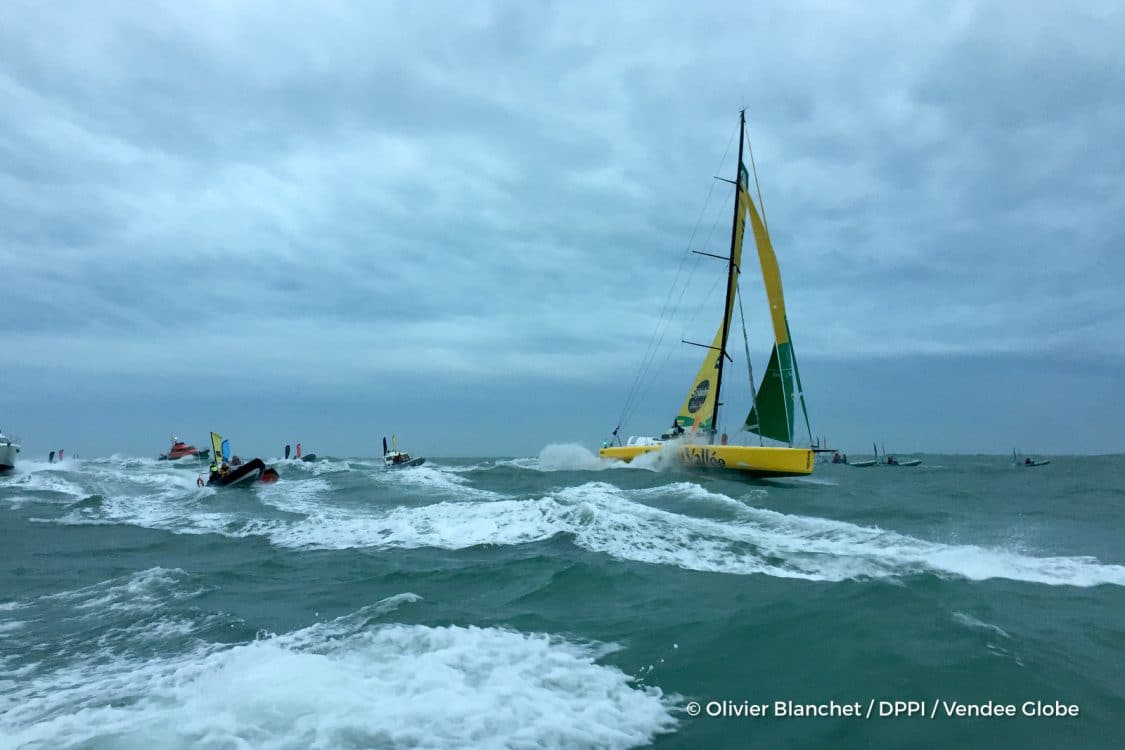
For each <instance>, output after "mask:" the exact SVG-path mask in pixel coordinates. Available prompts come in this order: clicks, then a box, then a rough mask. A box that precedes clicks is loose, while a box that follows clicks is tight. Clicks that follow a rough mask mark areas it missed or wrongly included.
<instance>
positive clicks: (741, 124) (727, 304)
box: [710, 109, 746, 443]
mask: <svg viewBox="0 0 1125 750" xmlns="http://www.w3.org/2000/svg"><path fill="white" fill-rule="evenodd" d="M745 134H746V110H745V109H743V110H741V111H739V113H738V163H737V164H735V166H734V220H733V221H731V225H730V258H728V259H727V294H726V298H725V299H724V303H723V338H722V341H721V342H720V344H719V367H718V372H716V373H715V408H714V410H713V411H712V412H711V438H710V442H711V443H714V442H715V433H716V432H717V431H718V429H719V405H720V401H719V399H720V398H722V395H723V391H722V387H723V359H724V358H725V357H726V356H727V334H728V333H729V332H730V330H729V329H730V318H731V311H732V310H733V307H732V302H733V299H732V298H733V296H734V283H735V279H736V278H737V274H738V267H737V266H736V265H735V264H734V250H735V246H736V245H737V243H738V239H739V238H738V210H739V209H740V208H741V206H740V205H739V201H738V191H739V189H740V186H741V182H742V144H743V142H745V140H746V135H745Z"/></svg>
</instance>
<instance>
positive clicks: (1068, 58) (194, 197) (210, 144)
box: [0, 2, 1125, 424]
mask: <svg viewBox="0 0 1125 750" xmlns="http://www.w3.org/2000/svg"><path fill="white" fill-rule="evenodd" d="M1121 38H1125V14H1123V12H1122V11H1121V10H1120V9H1119V7H1117V6H1116V5H1115V4H1113V3H1108V2H1107V3H1103V4H1100V5H1099V4H1097V3H1089V4H1084V5H1083V7H1081V8H1063V7H1061V6H1057V5H1055V4H1050V3H1042V4H1034V3H1033V4H1028V5H1026V6H1021V11H1020V12H1019V13H1013V12H1012V11H1011V10H1010V9H1008V8H1006V7H1005V6H1001V5H997V4H995V3H972V2H964V3H954V4H952V5H945V6H934V5H932V4H921V3H920V4H901V5H897V6H896V7H895V9H894V10H893V11H890V12H888V10H887V9H886V8H876V7H871V8H860V7H858V6H856V7H847V6H838V7H837V6H835V5H832V4H820V3H790V4H784V5H781V4H777V5H767V6H766V7H764V8H761V7H754V6H751V5H746V4H730V5H726V4H711V5H709V6H707V7H703V8H696V7H688V6H684V5H682V4H674V3H667V4H645V5H643V6H635V7H634V6H629V5H626V6H622V7H618V6H616V5H613V4H609V5H606V4H599V3H561V2H560V3H539V4H534V5H526V4H521V3H471V4H469V5H468V6H465V5H464V4H454V3H444V4H442V3H425V4H421V5H419V4H410V3H401V4H391V3H379V4H373V5H371V6H370V7H368V6H362V5H355V4H348V3H339V4H324V3H315V4H312V3H310V4H305V5H301V4H294V5H291V6H287V7H286V9H285V10H284V11H279V10H278V9H277V7H276V6H273V5H271V4H265V3H239V4H236V5H230V4H225V3H210V4H208V3H201V4H193V5H191V6H185V5H183V4H175V3H157V4H152V5H148V6H146V7H145V8H144V9H142V10H140V11H138V9H137V8H136V7H135V6H132V5H129V4H125V3H117V4H113V3H110V4H105V5H101V4H99V5H98V6H97V7H94V6H89V7H87V6H83V5H75V6H69V7H66V8H61V7H47V6H42V5H41V4H33V3H22V4H21V3H17V4H15V5H13V6H11V7H9V8H8V9H7V11H6V13H5V21H4V23H3V24H2V25H0V49H3V50H4V54H3V56H2V57H0V97H2V99H3V101H4V102H5V106H4V108H3V111H2V112H0V226H2V227H3V229H2V230H0V296H2V298H3V301H4V304H5V305H6V306H7V307H9V309H12V310H15V311H17V314H16V316H15V318H14V320H11V321H10V322H9V324H8V325H6V326H4V327H3V328H0V365H2V369H3V370H4V371H5V373H10V377H11V378H12V380H13V381H19V382H18V387H16V385H13V389H14V390H10V391H9V393H8V395H7V396H6V398H7V399H8V400H9V402H12V401H13V400H15V401H16V403H17V405H19V404H28V403H32V402H38V401H39V400H42V399H44V398H47V395H48V394H46V393H45V392H44V391H43V390H42V388H41V387H40V386H41V384H42V383H44V382H47V381H48V380H51V379H52V378H55V379H58V378H60V376H59V373H65V375H66V377H64V378H62V379H63V380H65V381H66V382H68V383H69V386H68V390H69V391H70V392H72V393H73V394H74V395H75V396H76V397H81V396H82V395H84V394H85V395H88V396H90V397H98V396H104V395H105V394H106V389H111V390H112V389H119V390H121V391H126V390H127V391H129V392H132V391H134V390H135V389H136V388H137V387H138V382H139V381H142V380H144V379H150V380H156V381H158V380H159V379H161V378H171V377H183V376H185V374H187V373H194V374H195V375H196V376H197V377H198V378H199V379H200V381H199V382H205V383H208V384H212V385H213V384H216V383H222V384H223V387H224V388H226V389H227V390H228V392H232V393H234V392H245V391H248V390H250V389H251V388H252V387H253V388H266V389H270V388H273V389H284V388H302V387H303V388H316V389H325V390H330V391H334V392H337V393H338V394H346V393H348V392H349V391H354V389H356V388H360V387H367V386H370V384H372V383H375V382H378V381H380V379H381V380H382V381H383V382H387V381H388V380H390V381H394V382H401V381H402V380H403V379H406V380H411V381H414V382H415V383H416V384H418V383H421V384H422V385H417V387H419V388H422V389H424V388H427V387H432V388H436V387H439V385H438V384H440V383H446V382H447V381H450V380H452V381H453V382H455V383H462V384H466V385H465V387H471V384H475V383H482V382H495V381H496V380H497V379H503V380H504V381H505V382H506V383H508V384H509V388H510V389H511V391H512V392H524V393H527V394H534V393H542V392H543V388H544V385H543V384H544V383H548V384H550V388H552V389H558V388H567V387H573V388H587V389H588V388H592V387H595V386H596V387H597V388H598V389H599V392H601V391H605V392H607V393H608V392H610V391H613V389H614V387H616V389H617V391H618V392H617V393H612V394H610V395H612V396H614V398H623V397H624V393H625V390H626V388H627V386H628V383H629V381H630V379H631V378H632V376H633V374H634V373H635V371H636V368H637V365H638V363H639V362H640V361H641V359H642V356H643V354H644V352H645V350H646V347H647V346H649V344H650V338H649V337H650V335H651V334H652V332H653V331H654V330H655V331H663V332H664V333H665V336H664V338H663V339H662V341H661V346H662V348H663V349H662V351H663V353H662V354H661V355H660V357H661V359H660V361H661V362H663V363H665V365H666V369H665V370H664V371H663V372H665V373H666V374H667V380H668V382H671V383H673V384H674V385H675V388H674V389H672V390H678V389H680V387H681V382H682V381H684V380H685V379H686V378H689V377H690V376H691V372H692V371H693V370H694V364H693V362H694V358H695V357H696V356H697V352H695V351H691V350H690V349H687V350H685V347H682V346H681V345H680V344H679V340H680V339H681V338H688V339H691V340H709V338H710V336H711V332H712V331H713V329H714V325H715V323H716V322H717V321H716V320H715V317H714V311H716V310H717V309H718V305H717V303H716V300H715V299H714V295H709V294H708V292H709V291H710V290H712V289H714V288H715V284H716V279H717V278H718V277H719V275H720V271H721V269H717V268H716V267H715V266H714V265H713V264H712V262H711V261H708V260H707V259H702V260H701V259H699V257H698V256H690V257H687V259H686V260H685V257H686V256H685V252H686V251H687V250H688V249H700V250H707V251H711V252H718V253H723V252H725V245H726V241H727V237H729V229H728V227H729V224H728V222H729V213H730V204H729V196H728V194H727V192H726V189H725V188H724V186H723V184H722V183H716V182H715V181H714V180H713V179H712V176H713V175H721V176H729V175H731V174H732V173H733V171H734V163H733V153H734V151H733V149H734V147H735V146H734V144H733V142H732V133H733V132H734V128H735V127H736V118H737V111H738V109H739V108H740V107H742V106H748V107H749V110H748V114H749V122H750V132H751V137H752V140H753V145H754V156H755V160H756V163H757V167H758V173H759V177H760V180H761V185H762V192H763V198H764V204H765V209H766V213H767V217H768V220H769V224H770V227H771V231H772V234H773V237H774V243H775V246H776V247H777V249H778V253H779V257H780V261H781V268H782V274H783V277H784V279H785V283H786V296H787V301H788V305H789V313H790V321H791V324H792V328H793V334H794V337H795V341H796V343H797V346H798V351H799V353H800V354H801V356H802V358H803V359H805V360H807V361H809V362H814V361H819V362H824V363H828V364H827V365H826V366H827V367H831V366H832V365H831V363H832V362H843V361H848V362H851V361H856V360H873V359H874V360H878V359H887V358H896V357H912V356H914V357H916V356H939V357H953V356H959V357H963V356H970V357H973V356H975V357H981V358H988V357H996V356H1012V357H1029V356H1032V357H1033V356H1041V357H1049V358H1052V359H1056V360H1062V361H1070V362H1074V366H1075V368H1078V369H1081V368H1086V367H1089V366H1091V363H1092V364H1093V365H1097V366H1113V367H1116V366H1120V364H1121V358H1120V352H1121V351H1122V348H1123V345H1125V303H1122V302H1121V297H1122V295H1121V293H1120V289H1121V288H1122V286H1123V284H1122V282H1123V281H1125V272H1123V271H1125V269H1123V265H1125V261H1123V260H1122V259H1121V256H1120V253H1119V252H1118V250H1119V248H1120V247H1121V245H1122V240H1123V239H1125V231H1123V223H1125V219H1123V218H1122V217H1123V216H1125V211H1123V209H1125V200H1123V199H1125V152H1123V151H1122V150H1121V148H1120V144H1119V138H1120V134H1121V133H1122V132H1125V99H1123V98H1122V97H1120V96H1118V95H1117V94H1116V92H1119V91H1122V90H1125V53H1123V52H1122V51H1121V45H1120V39H1121ZM724 146H725V147H726V158H725V159H724V158H723V157H724ZM678 270H682V271H683V273H682V274H680V276H679V277H678V278H680V279H681V281H683V280H687V283H686V284H685V285H684V286H683V289H684V290H686V291H683V296H680V294H681V291H674V293H673V294H672V296H671V297H669V285H670V284H671V283H672V280H673V279H674V278H677V271H678ZM746 271H747V272H746V273H745V275H744V287H745V289H746V292H747V294H746V299H745V303H746V306H747V315H748V316H749V321H748V322H749V324H750V341H751V342H752V346H753V354H754V356H755V357H756V358H758V359H759V361H760V364H759V367H762V366H764V355H765V354H766V353H768V347H767V344H768V335H769V334H768V331H769V328H768V321H767V320H766V314H765V313H766V311H765V307H764V303H763V301H762V299H761V292H760V291H759V288H758V282H757V276H756V275H755V274H754V270H753V268H750V267H749V266H748V267H747V269H746ZM668 299H671V300H672V302H673V305H672V307H674V308H675V310H674V313H675V314H674V315H672V316H671V319H672V320H671V323H670V324H669V325H667V326H666V327H665V328H661V318H660V315H659V313H660V311H661V309H662V308H663V307H664V303H665V301H666V300H668ZM806 369H807V368H806ZM427 384H428V385H427ZM606 384H613V385H606ZM917 385H918V387H919V388H923V387H924V385H925V383H924V378H923V382H920V383H918V384H917ZM656 388H657V390H661V389H668V388H670V386H668V385H667V384H659V385H657V386H656ZM528 397H529V398H530V397H531V396H530V395H529V396H528ZM614 398H609V397H608V396H607V401H610V402H612V401H613V400H614ZM651 408H653V409H656V410H659V409H662V408H663V409H664V411H668V410H670V409H671V408H673V405H667V406H665V405H663V404H659V403H658V404H654V405H653V406H652V407H651ZM546 416H547V418H550V414H548V415H546ZM591 419H592V420H594V421H600V420H601V419H602V415H600V414H599V415H591ZM658 421H659V423H660V424H663V423H664V422H665V421H667V420H666V419H665V417H664V415H663V412H661V416H660V419H659V420H658Z"/></svg>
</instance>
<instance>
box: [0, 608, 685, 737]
mask: <svg viewBox="0 0 1125 750" xmlns="http://www.w3.org/2000/svg"><path fill="white" fill-rule="evenodd" d="M416 598H417V597H414V596H413V595H402V596H400V597H392V599H391V600H385V601H384V602H383V603H381V605H383V606H382V608H381V609H380V607H379V606H378V605H377V606H376V607H374V608H365V609H363V610H360V611H359V612H356V613H353V614H352V615H349V616H347V617H344V618H340V619H338V620H335V621H332V622H330V623H321V624H316V625H313V626H310V627H308V628H304V629H302V630H299V631H296V632H294V633H292V634H288V635H280V636H269V637H266V638H264V639H262V640H258V641H254V642H251V643H246V644H242V645H236V646H233V647H230V646H223V645H219V644H205V645H201V646H199V647H198V648H196V649H194V650H192V651H191V652H189V653H185V654H180V655H175V656H165V657H162V658H149V659H137V658H130V657H120V656H119V657H117V658H115V659H112V660H109V659H106V658H105V656H106V655H105V654H101V655H98V656H95V657H93V658H90V659H88V660H86V661H83V662H81V663H79V664H75V665H72V666H70V667H68V668H65V669H61V670H57V671H55V672H50V673H46V674H39V675H37V676H34V677H32V678H31V679H24V680H23V681H21V683H20V684H19V687H18V688H16V689H15V690H14V691H13V693H12V694H11V695H8V696H6V698H5V699H2V700H0V706H2V707H3V708H4V709H6V710H5V711H3V712H0V734H3V735H4V736H6V737H7V738H8V739H9V740H10V741H11V742H13V743H14V745H15V746H24V745H42V746H44V747H60V746H68V745H82V744H91V745H96V744H99V743H104V742H107V741H112V743H113V744H115V745H119V746H138V747H141V746H143V747H161V748H179V747H199V746H208V747H259V748H271V749H273V748H278V749H281V748H302V749H303V748H309V747H419V748H439V747H442V748H444V747H473V748H513V747H529V748H530V747H536V748H628V747H637V746H640V745H645V744H648V743H650V742H651V741H652V740H653V738H654V737H655V736H656V735H657V734H659V733H662V732H668V731H671V730H672V729H673V728H674V727H675V724H676V721H675V719H674V718H673V717H672V715H671V710H672V705H673V703H674V702H675V701H676V700H678V696H665V695H664V694H663V693H662V692H661V690H660V689H659V688H656V687H652V686H638V685H636V684H635V683H634V682H633V681H632V680H631V678H629V676H628V675H626V674H624V673H623V672H621V671H620V670H619V669H617V668H615V667H612V666H604V665H601V664H598V663H597V660H598V659H599V658H601V657H602V656H603V655H604V654H605V653H606V649H605V648H603V647H600V646H598V645H597V644H584V643H574V642H571V641H567V640H564V639H562V638H558V637H555V636H549V635H543V634H524V633H520V632H516V631H512V630H506V629H497V628H477V627H459V626H450V627H426V626H421V625H395V624H391V625H378V624H372V622H371V621H372V619H375V618H378V617H379V616H380V615H381V614H382V613H383V612H385V611H386V610H388V609H392V608H393V607H394V606H397V605H398V604H401V603H403V602H405V601H411V600H413V599H416ZM5 704H6V705H5Z"/></svg>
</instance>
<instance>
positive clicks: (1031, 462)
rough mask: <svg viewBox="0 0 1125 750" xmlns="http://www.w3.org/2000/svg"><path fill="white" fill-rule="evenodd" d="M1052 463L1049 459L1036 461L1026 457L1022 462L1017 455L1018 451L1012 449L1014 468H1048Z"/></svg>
mask: <svg viewBox="0 0 1125 750" xmlns="http://www.w3.org/2000/svg"><path fill="white" fill-rule="evenodd" d="M1021 455H1022V454H1021ZM1049 463H1051V462H1050V460H1048V459H1035V458H1032V457H1031V456H1026V457H1025V458H1024V459H1023V460H1022V461H1021V460H1020V459H1019V457H1018V456H1017V455H1016V449H1015V448H1012V465H1013V466H1046V465H1047V464H1049Z"/></svg>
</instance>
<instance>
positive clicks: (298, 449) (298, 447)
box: [297, 443, 301, 458]
mask: <svg viewBox="0 0 1125 750" xmlns="http://www.w3.org/2000/svg"><path fill="white" fill-rule="evenodd" d="M300 457H301V444H300V443H297V458H300Z"/></svg>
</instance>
